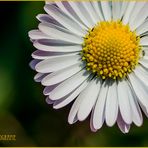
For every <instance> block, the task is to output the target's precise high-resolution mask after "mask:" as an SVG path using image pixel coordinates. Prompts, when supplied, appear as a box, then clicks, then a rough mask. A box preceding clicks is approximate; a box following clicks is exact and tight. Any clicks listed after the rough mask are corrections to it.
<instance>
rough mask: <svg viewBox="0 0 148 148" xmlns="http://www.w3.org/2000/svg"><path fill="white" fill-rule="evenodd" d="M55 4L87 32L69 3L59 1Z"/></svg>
mask: <svg viewBox="0 0 148 148" xmlns="http://www.w3.org/2000/svg"><path fill="white" fill-rule="evenodd" d="M55 3H56V5H57V6H58V7H59V8H60V9H61V10H62V11H63V12H64V13H65V14H67V15H68V16H69V17H70V18H71V19H72V20H73V21H74V22H76V23H77V24H78V25H79V26H80V27H81V28H82V29H83V31H86V30H87V27H86V26H85V25H84V24H83V23H82V22H81V21H80V19H79V17H78V16H77V14H76V12H75V11H74V10H73V8H72V7H71V6H70V4H69V2H68V1H61V2H60V1H58V2H55Z"/></svg>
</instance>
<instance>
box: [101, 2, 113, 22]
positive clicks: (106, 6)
mask: <svg viewBox="0 0 148 148" xmlns="http://www.w3.org/2000/svg"><path fill="white" fill-rule="evenodd" d="M101 6H102V11H103V14H104V18H105V20H106V21H110V20H111V7H110V4H109V2H108V1H101Z"/></svg>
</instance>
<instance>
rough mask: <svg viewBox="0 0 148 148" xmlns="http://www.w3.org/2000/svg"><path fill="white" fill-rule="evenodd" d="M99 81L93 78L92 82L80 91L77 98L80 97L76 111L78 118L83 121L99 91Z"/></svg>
mask: <svg viewBox="0 0 148 148" xmlns="http://www.w3.org/2000/svg"><path fill="white" fill-rule="evenodd" d="M101 83H102V82H101V81H98V80H96V79H93V80H92V82H91V83H90V84H89V85H88V86H87V87H86V88H85V89H84V91H82V92H81V93H80V95H79V96H78V98H77V99H79V98H80V99H81V100H82V101H81V104H80V108H79V111H78V115H77V116H78V119H79V120H80V121H83V120H85V119H86V118H87V116H88V115H89V114H90V112H91V110H92V108H93V106H94V104H95V102H96V100H97V98H98V94H99V91H100V87H101Z"/></svg>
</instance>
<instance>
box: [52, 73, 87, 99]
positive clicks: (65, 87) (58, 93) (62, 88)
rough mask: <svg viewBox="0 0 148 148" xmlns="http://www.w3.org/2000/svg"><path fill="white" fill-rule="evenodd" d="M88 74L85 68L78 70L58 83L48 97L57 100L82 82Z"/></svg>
mask: <svg viewBox="0 0 148 148" xmlns="http://www.w3.org/2000/svg"><path fill="white" fill-rule="evenodd" d="M89 75H90V73H89V72H86V71H85V70H82V71H80V72H78V73H77V74H75V75H73V76H72V77H70V78H69V79H67V80H65V81H64V82H62V83H61V84H60V85H58V86H57V87H56V88H55V89H54V90H53V91H52V92H51V93H50V95H49V98H51V99H52V100H58V99H60V98H62V97H64V96H66V95H68V94H69V93H71V92H72V91H73V90H75V89H76V88H77V87H78V86H79V85H80V84H81V83H82V82H84V81H85V80H86V79H87V78H88V77H89Z"/></svg>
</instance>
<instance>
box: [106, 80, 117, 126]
mask: <svg viewBox="0 0 148 148" xmlns="http://www.w3.org/2000/svg"><path fill="white" fill-rule="evenodd" d="M117 115H118V98H117V82H116V81H115V82H113V84H112V85H110V86H109V89H108V94H107V98H106V105H105V118H106V124H107V125H108V126H113V125H114V124H115V122H116V119H117Z"/></svg>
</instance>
